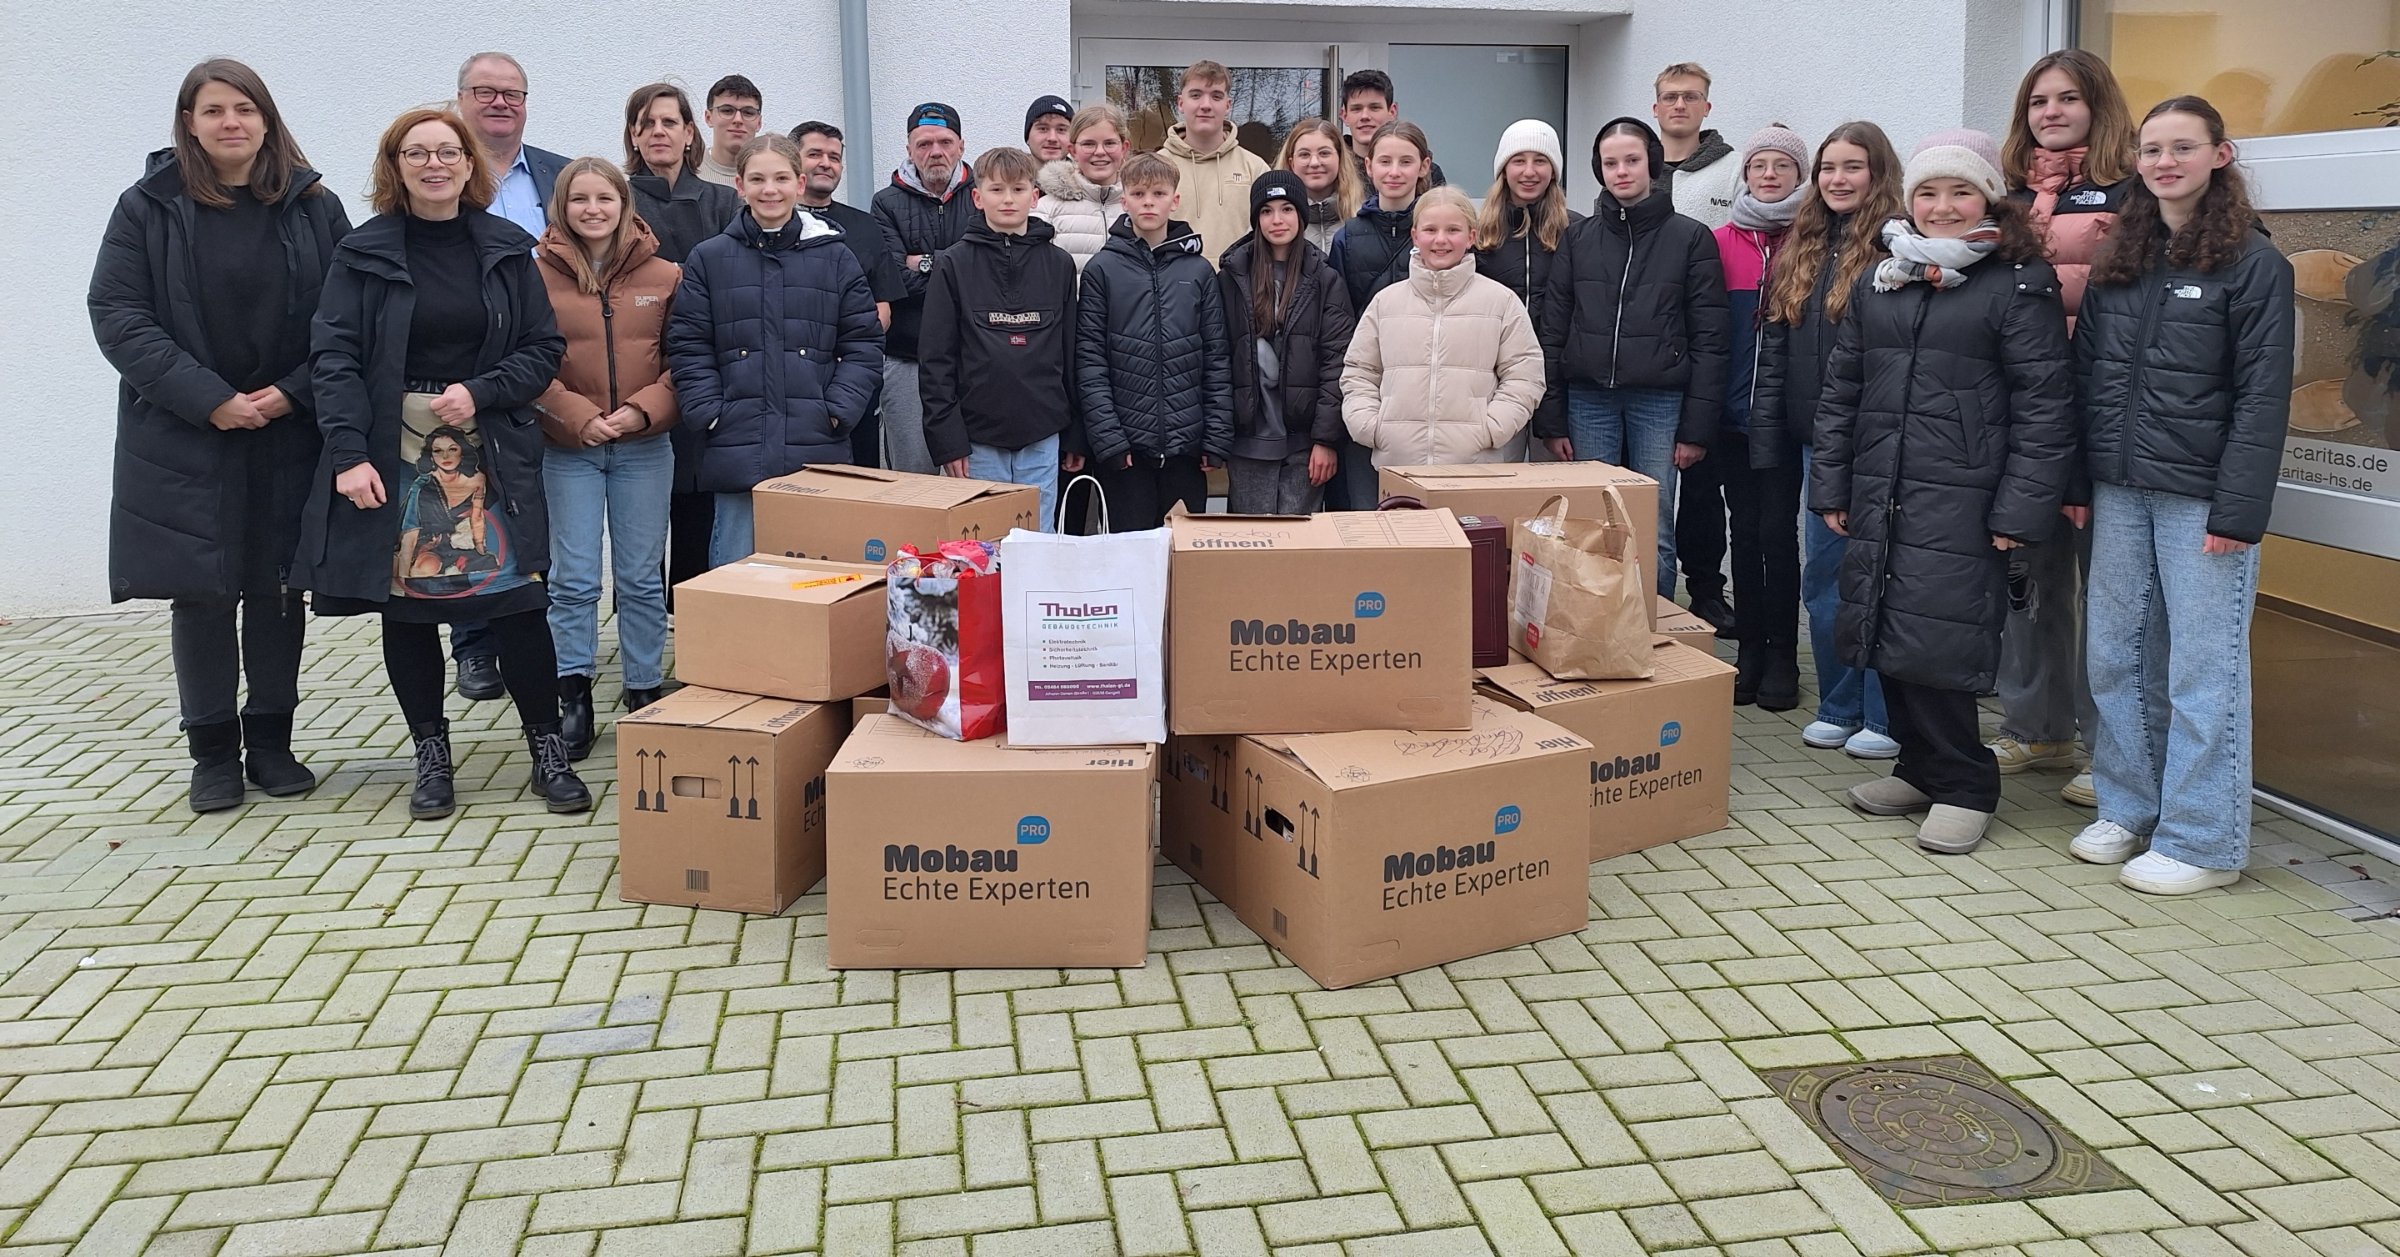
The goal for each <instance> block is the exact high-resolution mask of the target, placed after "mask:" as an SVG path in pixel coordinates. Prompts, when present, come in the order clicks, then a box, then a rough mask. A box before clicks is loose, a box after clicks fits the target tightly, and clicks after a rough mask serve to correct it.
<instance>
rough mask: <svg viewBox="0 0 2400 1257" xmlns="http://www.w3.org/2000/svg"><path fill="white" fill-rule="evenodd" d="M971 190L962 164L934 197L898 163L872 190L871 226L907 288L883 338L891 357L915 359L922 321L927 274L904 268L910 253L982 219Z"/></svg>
mask: <svg viewBox="0 0 2400 1257" xmlns="http://www.w3.org/2000/svg"><path fill="white" fill-rule="evenodd" d="M974 187H975V171H974V169H973V168H972V167H970V166H969V165H968V164H967V163H965V162H963V161H962V162H960V163H959V164H958V173H957V174H954V175H952V176H951V177H950V189H949V191H947V192H944V193H942V194H941V195H939V196H936V195H934V194H933V193H931V192H928V191H926V190H925V181H924V180H923V179H920V178H918V176H917V168H916V166H915V165H913V164H912V163H909V162H902V163H900V164H899V165H898V166H897V167H894V168H893V170H892V181H891V183H890V184H889V185H887V186H885V187H882V188H879V189H877V190H876V192H875V200H874V202H873V208H874V211H875V225H876V226H877V227H880V228H881V229H882V230H883V247H884V251H885V252H887V253H890V254H891V255H892V263H893V265H895V266H898V267H899V268H900V284H901V287H902V288H904V289H906V290H907V292H906V295H904V296H902V297H900V298H899V299H897V300H895V301H893V302H892V326H891V330H890V331H888V332H887V333H885V335H884V351H885V352H886V353H888V354H890V355H891V356H892V357H894V358H901V359H907V360H914V359H915V358H916V356H917V324H918V323H919V322H920V321H922V320H923V319H924V317H925V276H923V275H921V274H919V273H918V272H917V271H915V270H914V269H912V268H910V267H909V266H908V255H909V254H911V253H939V252H941V251H942V250H944V249H947V248H949V247H950V246H951V245H954V244H957V243H958V242H959V241H960V240H961V239H963V238H965V236H966V234H967V228H968V227H970V226H972V225H973V224H976V223H979V222H982V221H983V211H982V210H979V209H977V208H975V197H974V192H973V189H974Z"/></svg>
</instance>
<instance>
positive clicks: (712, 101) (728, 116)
mask: <svg viewBox="0 0 2400 1257" xmlns="http://www.w3.org/2000/svg"><path fill="white" fill-rule="evenodd" d="M765 100H766V98H765V97H763V96H760V95H759V94H758V84H756V83H753V82H751V81H750V80H749V79H747V78H744V77H743V76H741V75H739V74H728V75H726V76H725V77H724V78H721V79H718V80H717V81H716V82H714V83H712V84H710V85H709V88H708V134H709V144H708V156H707V157H705V158H702V159H701V161H700V177H701V178H703V179H706V180H708V181H709V182H710V183H721V184H724V185H725V186H726V187H729V188H731V187H738V186H740V183H741V180H740V179H739V178H737V177H736V176H735V175H734V173H733V159H734V158H735V157H736V156H738V155H739V154H740V153H741V151H742V145H744V144H747V143H749V142H750V137H751V136H754V135H757V134H758V125H759V124H758V118H759V107H760V106H761V105H762V104H764V103H765ZM872 273H873V272H869V274H872Z"/></svg>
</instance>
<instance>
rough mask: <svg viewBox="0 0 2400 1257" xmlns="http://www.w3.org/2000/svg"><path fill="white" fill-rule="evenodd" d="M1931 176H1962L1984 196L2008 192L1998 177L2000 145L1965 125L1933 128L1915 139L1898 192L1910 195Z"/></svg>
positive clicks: (1952, 177)
mask: <svg viewBox="0 0 2400 1257" xmlns="http://www.w3.org/2000/svg"><path fill="white" fill-rule="evenodd" d="M1933 179H1963V180H1965V181H1966V182H1967V183H1969V184H1970V185H1972V186H1973V187H1974V188H1975V190H1976V191H1978V192H1981V193H1983V195H1984V198H1985V199H1986V200H1992V201H1997V200H1999V199H2000V198H2002V197H2004V196H2006V195H2008V185H2007V184H2006V183H2005V182H2004V181H2003V180H2002V179H2001V178H2000V146H1999V145H1997V144H1994V143H1993V142H1992V137H1991V136H1988V135H1986V134H1984V133H1983V132H1981V131H1973V130H1969V129H1967V128H1964V127H1960V128H1957V129H1955V130H1949V131H1936V132H1934V133H1933V134H1931V135H1928V136H1926V137H1925V138H1924V139H1922V140H1919V141H1918V142H1917V147H1916V151H1915V152H1913V153H1910V154H1909V156H1908V168H1907V170H1906V171H1905V172H1904V173H1903V174H1902V176H1901V184H1902V188H1901V195H1902V196H1907V197H1913V196H1915V195H1916V194H1917V185H1918V184H1921V183H1925V182H1927V181H1929V180H1933Z"/></svg>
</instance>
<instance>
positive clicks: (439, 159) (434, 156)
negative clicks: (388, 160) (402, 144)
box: [400, 144, 467, 166]
mask: <svg viewBox="0 0 2400 1257" xmlns="http://www.w3.org/2000/svg"><path fill="white" fill-rule="evenodd" d="M466 157H467V150H465V149H463V148H460V147H459V146H458V145H456V144H444V145H442V146H441V147H440V148H415V147H410V148H404V149H401V150H400V160H402V161H404V162H407V163H408V164H409V165H411V166H423V165H426V164H428V163H431V164H434V165H440V166H455V165H457V164H458V163H460V162H462V161H464V160H466Z"/></svg>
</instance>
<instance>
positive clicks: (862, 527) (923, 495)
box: [750, 463, 1042, 563]
mask: <svg viewBox="0 0 2400 1257" xmlns="http://www.w3.org/2000/svg"><path fill="white" fill-rule="evenodd" d="M750 500H751V502H752V504H753V505H754V506H755V507H756V508H757V515H758V526H757V534H756V540H755V542H754V543H753V544H755V545H756V546H757V547H758V548H759V549H760V550H762V551H765V552H766V553H768V554H784V555H791V556H793V557H796V558H808V559H834V560H839V561H843V562H849V563H883V562H886V561H888V560H889V559H890V558H891V556H893V555H895V554H898V553H899V552H900V547H901V546H903V545H913V546H916V547H918V548H919V549H931V548H932V547H933V546H935V545H938V544H940V543H941V542H944V541H949V540H952V539H954V538H958V537H974V538H979V539H981V540H984V541H998V540H1000V539H1001V538H1002V537H1005V536H1007V535H1008V530H1009V529H1011V528H1039V527H1041V522H1042V492H1041V490H1039V489H1036V488H1034V487H1033V486H1032V485H1022V484H1001V483H998V482H996V481H991V480H962V479H958V478H956V477H952V476H919V475H915V474H912V473H910V472H905V471H884V470H881V469H880V468H875V467H851V466H847V465H844V464H838V463H822V464H819V465H817V466H815V467H808V468H804V469H802V470H800V471H796V472H793V473H792V474H791V475H788V476H777V477H776V478H775V479H773V480H769V481H767V482H765V483H763V484H761V485H759V486H758V487H757V488H756V489H753V490H751V493H750Z"/></svg>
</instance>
